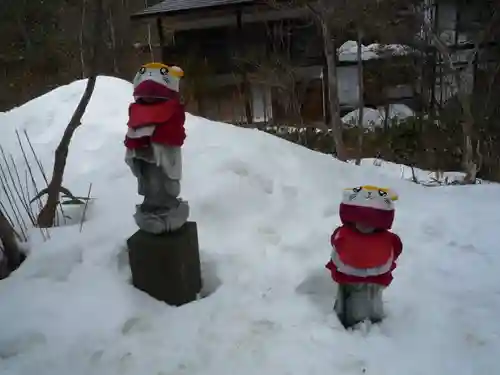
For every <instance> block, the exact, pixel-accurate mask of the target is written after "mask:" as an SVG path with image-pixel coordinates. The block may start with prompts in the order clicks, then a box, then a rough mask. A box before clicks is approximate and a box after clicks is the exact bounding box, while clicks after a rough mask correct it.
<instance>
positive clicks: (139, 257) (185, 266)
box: [127, 221, 202, 306]
mask: <svg viewBox="0 0 500 375" xmlns="http://www.w3.org/2000/svg"><path fill="white" fill-rule="evenodd" d="M127 245H128V249H129V252H128V253H129V261H130V269H131V271H132V282H133V284H134V286H135V287H136V288H138V289H140V290H142V291H144V292H146V293H147V294H149V295H150V296H152V297H154V298H156V299H158V300H160V301H164V302H166V303H167V304H169V305H173V306H180V305H183V304H185V303H188V302H191V301H194V300H195V299H196V296H197V294H198V293H199V292H200V290H201V287H202V280H201V269H200V254H199V246H198V230H197V226H196V223H195V222H190V221H188V222H187V223H186V224H185V225H184V226H182V227H181V228H180V229H178V230H176V231H175V232H167V233H163V234H160V235H155V234H151V233H148V232H144V231H142V230H139V231H137V232H136V233H135V234H134V235H133V236H132V237H130V238H129V239H128V240H127Z"/></svg>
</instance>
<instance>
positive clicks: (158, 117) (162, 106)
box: [128, 100, 179, 129]
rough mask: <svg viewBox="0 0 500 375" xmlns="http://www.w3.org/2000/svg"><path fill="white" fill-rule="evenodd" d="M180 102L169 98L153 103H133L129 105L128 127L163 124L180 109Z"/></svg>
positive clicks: (135, 127) (136, 127)
mask: <svg viewBox="0 0 500 375" xmlns="http://www.w3.org/2000/svg"><path fill="white" fill-rule="evenodd" d="M178 107H179V104H178V102H177V101H175V100H168V101H164V102H159V103H152V104H139V103H132V104H130V106H129V121H128V127H129V128H131V129H138V128H141V127H143V126H150V125H163V124H165V123H166V122H167V121H168V120H170V118H171V117H172V115H173V114H174V113H175V111H176V110H178Z"/></svg>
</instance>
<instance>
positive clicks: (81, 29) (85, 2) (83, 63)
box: [79, 0, 87, 78]
mask: <svg viewBox="0 0 500 375" xmlns="http://www.w3.org/2000/svg"><path fill="white" fill-rule="evenodd" d="M86 5H87V0H83V1H82V24H81V26H80V38H79V39H80V62H81V64H82V78H85V47H84V37H83V35H84V33H85V14H86V10H87V7H86Z"/></svg>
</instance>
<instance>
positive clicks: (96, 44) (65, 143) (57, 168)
mask: <svg viewBox="0 0 500 375" xmlns="http://www.w3.org/2000/svg"><path fill="white" fill-rule="evenodd" d="M94 4H95V10H94V25H93V26H94V27H93V35H92V40H91V43H92V60H91V62H90V77H89V79H88V81H87V87H86V88H85V92H84V93H83V96H82V98H81V100H80V103H79V104H78V106H77V108H76V110H75V112H74V113H73V116H72V117H71V120H70V122H69V124H68V126H67V127H66V129H65V130H64V134H63V137H62V139H61V142H60V143H59V145H58V146H57V149H56V152H55V160H54V168H53V172H52V179H51V181H50V183H49V186H48V187H47V193H48V196H47V202H46V203H45V206H44V207H43V208H42V210H41V211H40V213H39V215H38V219H37V222H38V226H39V227H42V228H48V227H52V226H53V225H54V219H55V216H56V208H57V205H58V203H59V192H60V190H61V186H62V182H63V177H64V170H65V168H66V159H67V157H68V152H69V145H70V143H71V138H72V137H73V134H74V132H75V131H76V129H77V128H78V127H79V126H80V125H81V119H82V117H83V114H84V113H85V110H86V109H87V105H88V103H89V101H90V98H91V97H92V93H93V92H94V87H95V83H96V80H97V70H98V66H97V62H98V57H99V54H100V45H101V43H100V37H101V35H102V29H103V19H104V17H103V16H104V15H103V12H104V11H103V0H94Z"/></svg>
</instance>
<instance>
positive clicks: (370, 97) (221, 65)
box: [131, 0, 471, 125]
mask: <svg viewBox="0 0 500 375" xmlns="http://www.w3.org/2000/svg"><path fill="white" fill-rule="evenodd" d="M275 1H278V2H279V0H275ZM424 1H426V2H429V4H430V7H429V9H430V11H431V12H432V16H433V17H434V19H435V20H436V25H437V27H438V28H439V29H440V30H441V29H442V30H441V31H440V33H441V32H448V33H449V30H448V31H446V30H445V29H447V28H449V27H450V19H451V18H450V17H451V16H450V15H454V16H453V17H455V18H454V19H455V21H456V20H457V19H459V20H462V17H463V16H461V15H463V14H464V12H465V13H467V12H468V11H469V8H467V4H466V3H470V2H471V0H424ZM271 3H272V2H271V0H165V1H161V2H159V3H158V4H156V5H153V6H150V7H148V8H146V9H144V10H143V11H141V12H138V13H135V14H133V15H132V16H131V17H132V19H133V20H136V21H137V22H141V21H142V22H146V23H148V24H149V25H155V27H156V33H155V34H156V36H155V37H156V38H155V39H156V41H154V42H153V44H154V45H155V46H157V47H158V48H159V49H160V50H161V58H162V60H163V62H165V63H167V64H175V65H179V66H181V67H182V68H183V69H184V70H185V72H186V75H185V79H184V80H183V81H184V83H183V85H184V86H183V89H182V91H183V95H184V100H185V102H186V105H187V107H188V110H189V111H190V112H191V113H195V114H198V115H201V116H204V117H207V118H210V119H213V120H219V121H226V122H231V123H239V124H252V125H253V124H257V123H274V124H297V125H299V124H307V125H315V124H320V123H323V124H324V123H325V121H326V120H327V118H328V116H329V108H328V100H326V99H327V90H325V87H326V82H325V80H324V78H323V77H326V74H324V73H325V72H326V66H325V59H324V55H323V45H322V39H321V36H320V33H319V30H318V29H317V27H316V25H315V24H314V22H313V21H312V19H311V17H310V14H309V12H308V11H307V10H306V9H304V8H299V9H297V8H289V7H288V8H285V7H276V6H271V5H270V4H271ZM459 3H460V4H461V5H460V6H459ZM462 3H463V4H466V5H463V4H462ZM443 9H444V10H443ZM452 24H453V25H455V26H456V27H459V25H462V24H463V22H455V23H452ZM453 38H454V41H455V42H456V43H458V42H459V39H460V33H459V32H457V31H456V30H455V33H454V34H453V37H452V39H453ZM352 39H355V36H354V35H349V32H348V31H347V32H346V35H342V38H340V40H352ZM337 47H338V46H337ZM431 55H432V54H431ZM405 58H411V57H408V56H406V57H400V58H394V57H391V63H390V64H391V65H388V64H387V61H384V60H381V59H374V60H369V61H365V62H364V69H365V78H364V81H365V82H364V83H365V93H364V97H365V105H366V106H380V105H384V104H387V103H388V102H398V103H406V104H409V105H410V106H412V107H415V105H414V102H415V97H416V96H420V94H419V91H420V93H422V90H421V89H419V88H418V87H416V85H415V80H414V78H413V77H412V74H410V72H408V70H407V66H408V64H407V61H402V60H404V59H405ZM435 61H436V60H435V59H434V60H433V62H432V64H434V65H436V62H435ZM337 66H338V69H337V71H338V77H339V99H340V105H341V109H342V111H343V112H347V111H350V110H352V109H354V108H356V106H357V101H358V78H357V70H356V69H357V68H356V61H352V60H351V61H342V59H340V60H339V61H337ZM387 69H389V73H387ZM429 74H431V75H434V76H435V75H436V74H439V73H436V69H435V68H432V69H431V70H430V73H427V75H429ZM388 78H390V79H388ZM431 78H432V77H431ZM441 86H443V85H441ZM441 86H440V87H441ZM440 90H441V91H442V90H443V89H442V87H441V88H440ZM430 91H432V94H431V96H432V97H436V95H437V94H436V89H435V87H433V88H432V90H430Z"/></svg>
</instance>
